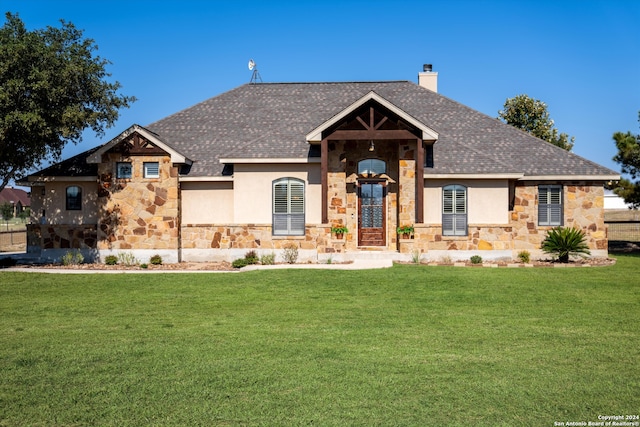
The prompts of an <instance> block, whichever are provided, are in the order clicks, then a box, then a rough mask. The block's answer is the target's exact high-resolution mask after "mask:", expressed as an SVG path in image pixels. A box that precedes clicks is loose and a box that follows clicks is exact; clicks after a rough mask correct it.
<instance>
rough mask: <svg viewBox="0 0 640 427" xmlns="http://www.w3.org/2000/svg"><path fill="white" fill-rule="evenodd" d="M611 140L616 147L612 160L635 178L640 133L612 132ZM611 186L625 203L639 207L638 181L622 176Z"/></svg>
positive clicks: (638, 171) (639, 168) (639, 166)
mask: <svg viewBox="0 0 640 427" xmlns="http://www.w3.org/2000/svg"><path fill="white" fill-rule="evenodd" d="M638 122H640V111H638ZM613 140H614V141H615V144H616V148H617V149H618V153H617V154H616V155H615V156H614V157H613V160H614V161H615V162H616V163H619V164H620V165H621V166H622V173H627V174H629V175H631V178H632V179H634V180H635V179H636V178H638V176H640V134H638V135H634V134H632V133H631V132H626V133H623V132H616V133H614V134H613ZM611 187H612V188H613V191H614V193H616V194H617V195H618V196H620V197H622V198H623V199H624V201H625V202H626V203H630V204H631V206H632V207H633V208H634V209H637V208H639V207H640V182H635V183H634V182H632V181H630V180H628V179H626V178H622V179H621V180H620V182H618V183H617V184H616V185H613V186H611Z"/></svg>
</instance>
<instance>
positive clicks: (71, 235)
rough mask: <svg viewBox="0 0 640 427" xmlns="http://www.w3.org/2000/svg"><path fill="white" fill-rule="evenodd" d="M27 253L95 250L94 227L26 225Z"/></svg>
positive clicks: (95, 232)
mask: <svg viewBox="0 0 640 427" xmlns="http://www.w3.org/2000/svg"><path fill="white" fill-rule="evenodd" d="M27 236H28V238H27V248H28V249H27V251H28V252H36V251H39V250H40V249H96V247H97V246H96V245H97V241H98V237H97V231H96V226H95V225H82V226H78V225H46V224H43V225H41V224H28V225H27Z"/></svg>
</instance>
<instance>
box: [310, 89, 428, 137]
mask: <svg viewBox="0 0 640 427" xmlns="http://www.w3.org/2000/svg"><path fill="white" fill-rule="evenodd" d="M371 101H373V102H375V103H377V104H379V105H381V106H383V107H384V108H386V109H387V110H389V111H391V112H392V113H393V114H395V115H396V116H398V117H400V118H401V119H403V120H404V121H406V122H407V123H408V124H409V125H411V126H413V127H415V128H417V129H419V130H420V131H421V134H422V135H421V138H422V140H426V141H436V140H437V139H438V133H437V132H436V131H434V130H433V129H431V128H430V127H429V126H427V125H425V124H424V123H422V122H420V121H419V120H417V119H416V118H414V117H412V116H411V115H409V114H408V113H407V112H406V111H404V110H402V109H401V108H400V107H398V106H396V105H394V104H393V103H392V102H390V101H388V100H386V99H385V98H383V97H382V96H380V95H378V94H377V93H376V92H374V91H370V92H369V93H367V94H366V95H364V96H363V97H361V98H360V99H358V100H357V101H355V102H354V103H352V104H351V105H349V106H348V107H347V108H345V109H343V110H342V111H340V112H339V113H338V114H336V115H335V116H333V117H331V118H330V119H329V120H326V121H325V122H324V123H322V124H320V125H319V126H318V127H316V128H315V129H313V130H312V131H311V132H309V133H308V134H307V135H306V137H305V139H306V140H307V141H308V142H309V143H311V144H313V143H319V142H320V141H322V135H323V133H324V132H325V131H327V130H328V129H330V128H331V127H333V126H335V125H337V124H338V123H339V122H341V121H343V120H345V119H346V118H347V117H348V116H349V115H351V114H353V113H354V112H355V111H356V110H358V109H359V108H362V107H363V106H365V105H366V104H367V103H369V102H371Z"/></svg>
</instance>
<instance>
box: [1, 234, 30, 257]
mask: <svg viewBox="0 0 640 427" xmlns="http://www.w3.org/2000/svg"><path fill="white" fill-rule="evenodd" d="M26 250H27V232H26V231H25V230H20V231H0V252H19V251H26Z"/></svg>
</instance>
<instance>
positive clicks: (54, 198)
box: [31, 181, 98, 225]
mask: <svg viewBox="0 0 640 427" xmlns="http://www.w3.org/2000/svg"><path fill="white" fill-rule="evenodd" d="M70 186H77V187H80V188H81V189H82V206H81V209H80V210H67V208H66V191H67V187H70ZM43 188H44V195H42V189H43ZM97 188H98V186H97V184H96V182H95V181H54V182H47V183H46V184H45V185H44V186H34V187H33V190H32V192H31V193H32V195H31V221H32V222H33V223H40V222H41V216H42V211H43V210H44V211H45V215H46V216H45V223H46V224H76V225H79V224H95V223H96V221H97V218H98V205H97V200H98V194H97Z"/></svg>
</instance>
